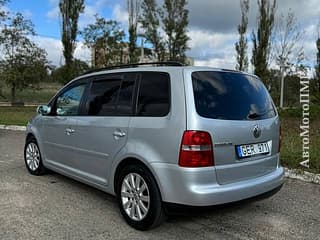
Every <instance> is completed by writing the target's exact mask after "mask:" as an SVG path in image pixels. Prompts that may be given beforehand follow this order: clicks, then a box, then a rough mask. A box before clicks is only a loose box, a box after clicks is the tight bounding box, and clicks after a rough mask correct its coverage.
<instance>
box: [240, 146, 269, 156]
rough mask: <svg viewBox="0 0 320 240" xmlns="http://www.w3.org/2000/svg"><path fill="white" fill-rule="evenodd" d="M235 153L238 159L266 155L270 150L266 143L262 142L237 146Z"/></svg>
mask: <svg viewBox="0 0 320 240" xmlns="http://www.w3.org/2000/svg"><path fill="white" fill-rule="evenodd" d="M237 152H238V156H239V157H240V158H244V157H251V156H254V155H259V154H268V153H269V152H270V148H269V144H268V142H263V143H255V144H248V145H240V146H237Z"/></svg>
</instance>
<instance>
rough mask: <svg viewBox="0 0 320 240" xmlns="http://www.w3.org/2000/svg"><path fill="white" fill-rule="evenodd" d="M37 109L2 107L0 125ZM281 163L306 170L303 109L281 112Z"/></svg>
mask: <svg viewBox="0 0 320 240" xmlns="http://www.w3.org/2000/svg"><path fill="white" fill-rule="evenodd" d="M35 111H36V107H0V124H5V125H26V124H27V122H28V121H29V120H30V118H31V117H32V116H34V115H35ZM279 112H280V118H281V129H282V144H281V163H282V165H284V166H286V167H289V168H300V169H304V168H303V167H301V166H300V165H299V163H300V162H301V161H302V160H303V159H302V139H301V137H300V132H301V130H300V123H301V112H302V111H301V109H299V108H296V109H286V110H281V111H279ZM310 116H311V117H310V119H311V121H310V169H308V171H311V172H315V173H320V147H319V146H320V106H313V107H312V108H311V109H310Z"/></svg>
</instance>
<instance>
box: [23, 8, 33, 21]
mask: <svg viewBox="0 0 320 240" xmlns="http://www.w3.org/2000/svg"><path fill="white" fill-rule="evenodd" d="M21 13H22V14H23V16H24V17H26V18H29V19H30V18H31V17H32V12H31V11H30V10H29V9H24V10H22V12H21Z"/></svg>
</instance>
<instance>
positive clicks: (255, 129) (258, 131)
mask: <svg viewBox="0 0 320 240" xmlns="http://www.w3.org/2000/svg"><path fill="white" fill-rule="evenodd" d="M260 135H261V129H260V128H259V126H258V124H256V125H254V127H253V136H254V137H255V138H258V137H260Z"/></svg>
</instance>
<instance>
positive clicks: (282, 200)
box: [0, 130, 320, 240]
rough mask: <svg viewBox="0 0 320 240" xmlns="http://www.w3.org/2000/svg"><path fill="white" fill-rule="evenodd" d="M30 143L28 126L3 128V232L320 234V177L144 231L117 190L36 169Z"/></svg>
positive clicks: (70, 235)
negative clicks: (29, 164) (132, 222)
mask: <svg viewBox="0 0 320 240" xmlns="http://www.w3.org/2000/svg"><path fill="white" fill-rule="evenodd" d="M23 144H24V133H23V132H14V131H2V130H0V239H1V240H6V239H55V240H56V239H77V240H78V239H92V240H93V239H94V240H99V239H152V240H155V239H166V240H167V239H184V240H187V239H192V240H195V239H277V240H278V239H320V185H315V184H310V183H304V182H300V181H297V180H290V179H287V180H286V183H285V185H284V187H283V188H282V190H281V191H280V192H279V193H278V194H276V195H274V196H273V197H271V198H268V199H264V200H259V201H254V202H253V201H250V202H242V203H237V204H233V205H231V206H227V207H219V208H214V209H210V210H207V211H205V212H203V211H202V212H201V213H198V214H193V215H190V214H188V215H186V216H174V217H170V218H169V219H168V220H167V221H166V222H165V223H164V224H162V225H161V226H160V227H158V228H156V229H153V230H151V231H148V232H139V231H136V230H134V229H132V228H130V227H129V226H127V225H126V223H125V222H124V221H123V219H122V217H121V216H120V213H119V210H118V207H117V204H116V201H115V198H114V197H112V196H110V195H108V194H106V193H104V192H101V191H99V190H96V189H94V188H91V187H89V186H86V185H84V184H81V183H78V182H76V181H73V180H71V179H69V178H66V177H63V176H61V175H59V174H55V173H52V174H49V175H45V176H41V177H35V176H31V175H29V174H28V173H27V171H26V169H25V167H24V163H23V155H22V152H23ZM193 212H197V210H194V211H193Z"/></svg>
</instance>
